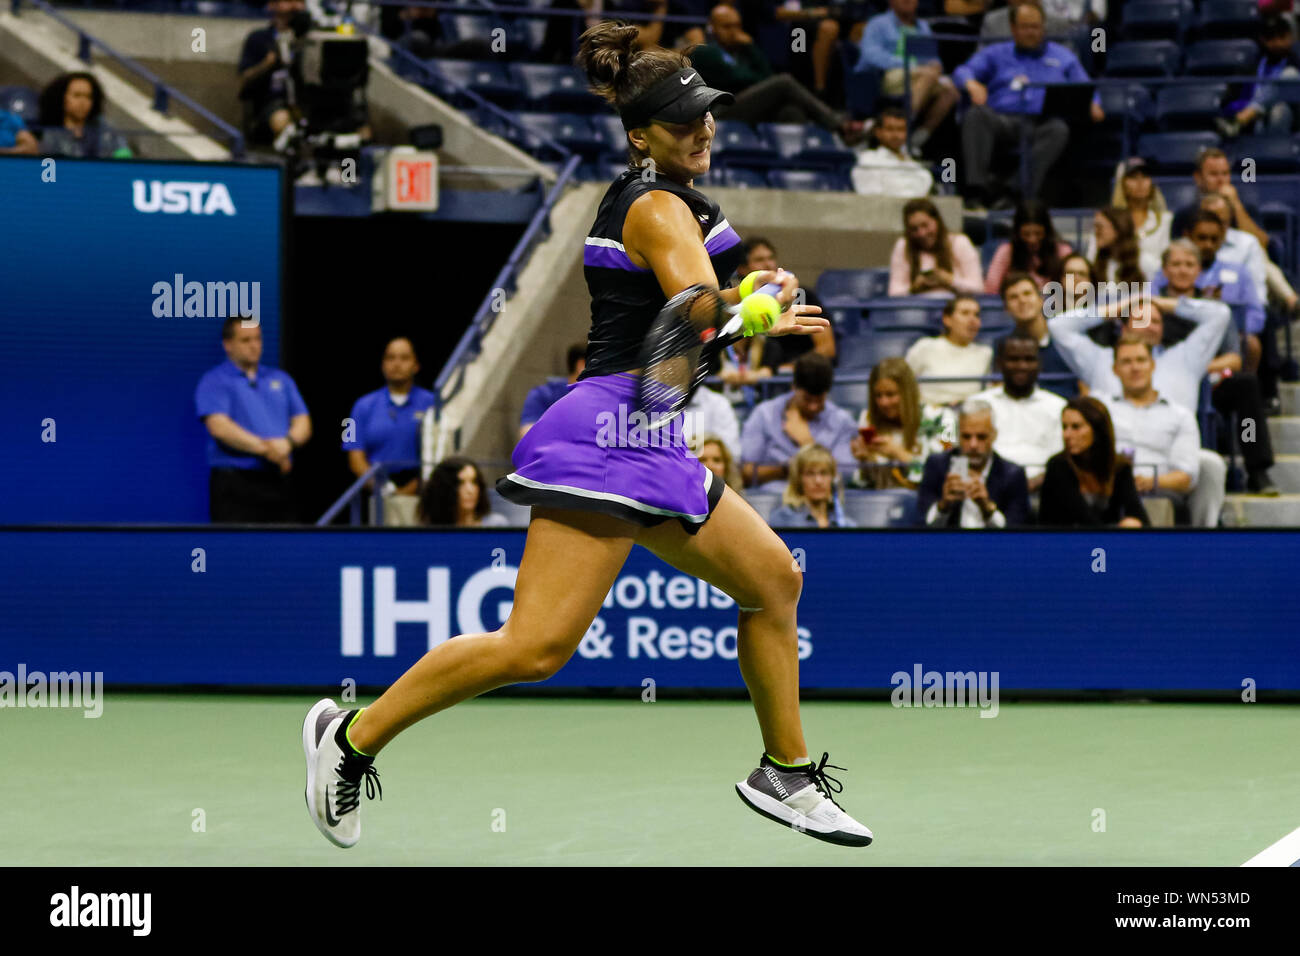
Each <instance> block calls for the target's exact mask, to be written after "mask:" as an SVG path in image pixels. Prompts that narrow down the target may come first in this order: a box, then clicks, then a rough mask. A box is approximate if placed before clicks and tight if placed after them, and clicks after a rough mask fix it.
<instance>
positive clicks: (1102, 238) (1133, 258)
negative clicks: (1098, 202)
mask: <svg viewBox="0 0 1300 956" xmlns="http://www.w3.org/2000/svg"><path fill="white" fill-rule="evenodd" d="M1084 253H1085V254H1086V255H1087V257H1088V258H1089V259H1091V260H1092V274H1093V281H1094V282H1124V283H1129V282H1138V283H1141V282H1146V281H1147V279H1149V278H1150V277H1151V276H1150V275H1148V274H1145V273H1144V272H1143V270H1142V266H1141V263H1140V260H1139V256H1140V250H1139V248H1138V241H1137V235H1136V234H1135V233H1134V232H1133V217H1132V216H1131V215H1130V214H1129V211H1128V210H1127V209H1124V208H1122V207H1120V206H1107V207H1106V208H1105V209H1098V210H1097V212H1096V214H1094V215H1093V217H1092V235H1090V236H1089V237H1088V242H1087V246H1086V248H1085V249H1084Z"/></svg>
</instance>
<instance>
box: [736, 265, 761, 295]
mask: <svg viewBox="0 0 1300 956" xmlns="http://www.w3.org/2000/svg"><path fill="white" fill-rule="evenodd" d="M762 274H763V273H761V272H751V273H750V274H749V275H747V276H745V278H743V279H741V280H740V286H739V288H740V297H741V298H742V299H748V298H749V297H750V296H751V295H753V293H754V285H755V283H756V281H757V279H758V277H759V276H760V275H762Z"/></svg>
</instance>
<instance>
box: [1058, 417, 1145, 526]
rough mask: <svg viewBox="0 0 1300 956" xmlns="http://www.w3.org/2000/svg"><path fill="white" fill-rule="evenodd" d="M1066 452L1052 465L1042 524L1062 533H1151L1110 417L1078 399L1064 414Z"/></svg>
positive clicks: (1063, 426)
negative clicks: (1080, 529) (1086, 529)
mask: <svg viewBox="0 0 1300 956" xmlns="http://www.w3.org/2000/svg"><path fill="white" fill-rule="evenodd" d="M1061 437H1062V438H1063V440H1064V442H1065V449H1064V450H1063V451H1059V452H1057V453H1056V454H1055V455H1053V456H1052V457H1051V458H1049V459H1048V460H1047V470H1046V473H1045V476H1044V478H1043V490H1042V495H1041V498H1040V503H1039V507H1038V523H1039V524H1040V525H1049V526H1053V525H1054V526H1057V527H1091V528H1096V527H1119V528H1147V527H1150V526H1151V521H1150V519H1149V518H1147V512H1146V509H1145V508H1144V507H1142V499H1141V498H1139V497H1138V491H1137V484H1136V483H1135V482H1134V481H1133V466H1132V464H1130V463H1129V462H1128V461H1127V460H1126V459H1124V458H1122V457H1120V456H1118V455H1116V454H1115V429H1114V427H1113V426H1112V425H1111V421H1110V412H1108V411H1106V406H1105V405H1103V404H1102V403H1101V402H1100V401H1098V400H1097V399H1095V398H1091V397H1085V396H1077V397H1075V398H1072V399H1070V400H1069V401H1067V402H1066V403H1065V408H1064V409H1062V411H1061Z"/></svg>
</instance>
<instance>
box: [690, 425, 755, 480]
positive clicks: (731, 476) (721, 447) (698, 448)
mask: <svg viewBox="0 0 1300 956" xmlns="http://www.w3.org/2000/svg"><path fill="white" fill-rule="evenodd" d="M691 448H692V449H693V450H694V451H695V457H696V458H698V459H699V460H700V464H701V465H703V466H704V467H705V468H707V469H709V471H711V472H713V474H714V475H715V476H716V477H718V478H721V479H722V480H723V481H724V482H726V484H727V487H729V488H730V489H731V490H732V491H741V490H742V489H743V488H744V487H745V483H744V482H743V481H742V480H741V477H740V466H739V465H738V464H736V456H735V455H733V454H732V452H731V449H730V448H728V447H727V443H726V442H725V441H723V440H722V439H721V438H719V437H718V436H717V435H712V434H708V433H705V434H702V435H696V436H695V438H694V440H693V441H692V442H691Z"/></svg>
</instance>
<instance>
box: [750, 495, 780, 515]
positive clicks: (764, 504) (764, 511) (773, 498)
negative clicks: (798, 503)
mask: <svg viewBox="0 0 1300 956" xmlns="http://www.w3.org/2000/svg"><path fill="white" fill-rule="evenodd" d="M745 500H746V501H748V502H749V506H750V507H751V508H753V509H754V510H755V511H757V512H758V514H759V517H761V518H762V519H763V520H764V521H766V520H767V516H768V515H770V514H771V513H772V511H773V510H774V509H775V508H776V507H777V505H779V504H780V503H781V493H780V492H779V491H755V490H753V489H750V490H747V491H746V492H745Z"/></svg>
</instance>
